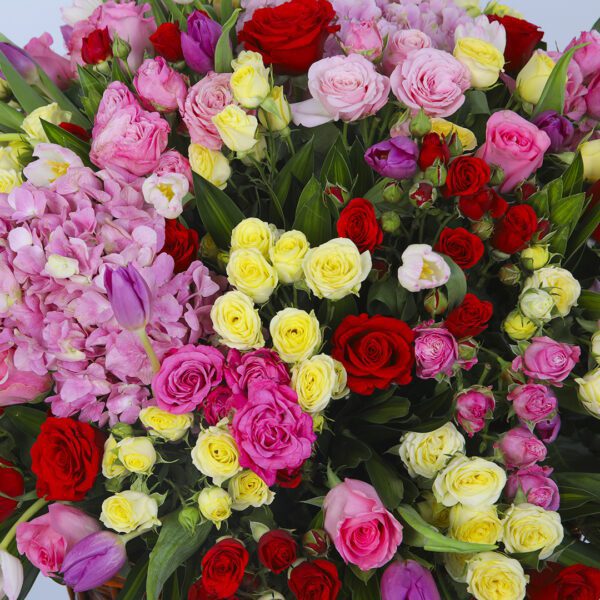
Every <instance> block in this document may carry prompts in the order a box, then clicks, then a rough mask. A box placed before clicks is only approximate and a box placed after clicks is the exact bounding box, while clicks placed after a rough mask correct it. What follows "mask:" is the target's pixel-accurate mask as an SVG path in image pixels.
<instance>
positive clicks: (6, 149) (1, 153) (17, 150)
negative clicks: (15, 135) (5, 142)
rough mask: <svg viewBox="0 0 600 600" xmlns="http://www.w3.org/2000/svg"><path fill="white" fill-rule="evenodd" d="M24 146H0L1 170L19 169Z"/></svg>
mask: <svg viewBox="0 0 600 600" xmlns="http://www.w3.org/2000/svg"><path fill="white" fill-rule="evenodd" d="M24 151H25V149H24V148H22V147H20V146H17V145H15V144H14V143H13V144H10V145H9V146H0V169H2V170H3V171H21V168H22V165H21V161H20V156H21V154H22V153H23V152H24Z"/></svg>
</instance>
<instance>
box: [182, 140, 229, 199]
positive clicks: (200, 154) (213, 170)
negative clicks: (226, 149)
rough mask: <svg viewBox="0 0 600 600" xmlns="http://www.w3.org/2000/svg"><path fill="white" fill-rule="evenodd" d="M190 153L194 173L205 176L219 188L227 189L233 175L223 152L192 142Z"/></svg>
mask: <svg viewBox="0 0 600 600" xmlns="http://www.w3.org/2000/svg"><path fill="white" fill-rule="evenodd" d="M188 155H189V158H190V166H191V168H192V171H194V173H197V174H198V175H200V176H201V177H204V179H206V180H207V181H210V183H212V184H213V185H215V186H216V187H218V188H219V189H221V190H223V189H225V187H226V186H227V180H228V179H229V177H230V176H231V167H230V166H229V161H228V160H227V158H226V156H225V155H224V154H223V153H222V152H219V151H218V150H210V149H209V148H205V147H204V146H201V145H200V144H190V147H189V148H188Z"/></svg>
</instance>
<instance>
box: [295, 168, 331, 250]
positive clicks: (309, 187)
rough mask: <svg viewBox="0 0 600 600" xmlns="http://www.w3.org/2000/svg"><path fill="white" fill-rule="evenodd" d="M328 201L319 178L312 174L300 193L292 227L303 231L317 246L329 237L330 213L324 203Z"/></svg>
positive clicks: (313, 244) (312, 243)
mask: <svg viewBox="0 0 600 600" xmlns="http://www.w3.org/2000/svg"><path fill="white" fill-rule="evenodd" d="M328 201H329V200H328V199H327V198H325V197H324V194H323V189H322V188H321V184H320V183H319V180H318V179H317V178H316V177H314V176H313V177H312V178H311V179H310V180H309V181H308V183H307V184H306V185H305V186H304V189H303V190H302V193H301V194H300V198H299V200H298V206H297V207H296V218H295V219H294V226H293V228H294V229H297V230H299V231H302V232H304V234H305V235H306V237H307V238H308V241H309V242H310V243H311V245H312V246H318V245H320V244H323V243H324V242H327V241H328V240H330V239H331V236H332V225H331V215H330V212H329V209H328V208H327V204H326V203H327V202H328Z"/></svg>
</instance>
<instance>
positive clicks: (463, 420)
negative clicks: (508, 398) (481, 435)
mask: <svg viewBox="0 0 600 600" xmlns="http://www.w3.org/2000/svg"><path fill="white" fill-rule="evenodd" d="M495 406H496V402H495V400H494V396H493V395H492V393H491V391H490V390H489V389H488V388H478V387H475V388H470V389H468V390H464V391H462V392H461V393H460V394H458V395H457V396H456V420H457V421H458V422H459V424H460V426H461V427H462V428H463V429H464V430H465V431H466V432H467V433H468V434H469V437H473V434H475V433H477V432H479V431H481V430H482V429H483V428H484V427H485V420H486V419H489V418H490V417H491V416H492V413H493V412H494V408H495Z"/></svg>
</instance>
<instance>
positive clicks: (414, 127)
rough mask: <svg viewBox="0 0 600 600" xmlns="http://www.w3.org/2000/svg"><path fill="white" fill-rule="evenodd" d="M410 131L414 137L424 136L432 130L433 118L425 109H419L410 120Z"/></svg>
mask: <svg viewBox="0 0 600 600" xmlns="http://www.w3.org/2000/svg"><path fill="white" fill-rule="evenodd" d="M409 131H410V133H411V135H413V136H414V137H423V136H424V135H427V134H428V133H429V132H430V131H431V119H430V118H429V117H428V116H427V115H426V114H425V112H424V111H423V109H421V110H419V112H418V113H417V115H416V116H415V117H414V118H413V119H412V121H411V122H410V126H409Z"/></svg>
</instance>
